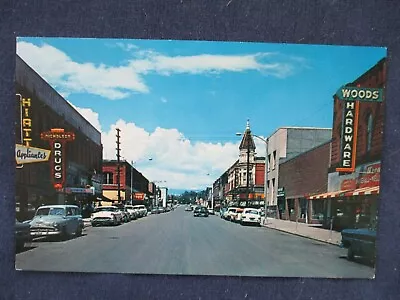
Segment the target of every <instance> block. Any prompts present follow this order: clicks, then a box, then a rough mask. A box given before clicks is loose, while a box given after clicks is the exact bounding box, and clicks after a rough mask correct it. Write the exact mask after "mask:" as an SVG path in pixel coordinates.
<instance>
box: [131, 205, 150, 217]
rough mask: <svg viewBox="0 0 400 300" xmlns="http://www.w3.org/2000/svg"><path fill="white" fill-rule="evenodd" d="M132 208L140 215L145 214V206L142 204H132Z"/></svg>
mask: <svg viewBox="0 0 400 300" xmlns="http://www.w3.org/2000/svg"><path fill="white" fill-rule="evenodd" d="M133 208H134V209H136V210H138V212H139V215H140V217H144V216H146V215H147V208H146V206H144V205H143V204H138V205H134V206H133Z"/></svg>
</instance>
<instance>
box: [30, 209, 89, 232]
mask: <svg viewBox="0 0 400 300" xmlns="http://www.w3.org/2000/svg"><path fill="white" fill-rule="evenodd" d="M30 226H31V228H30V232H31V236H32V237H41V236H57V237H58V238H59V239H61V240H65V239H67V238H69V237H71V236H73V235H75V236H80V235H81V234H82V230H83V220H82V215H81V211H80V209H79V207H78V206H76V205H44V206H40V207H39V208H38V209H37V210H36V213H35V216H34V217H33V219H32V221H30Z"/></svg>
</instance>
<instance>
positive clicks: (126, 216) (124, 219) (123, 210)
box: [118, 206, 132, 223]
mask: <svg viewBox="0 0 400 300" xmlns="http://www.w3.org/2000/svg"><path fill="white" fill-rule="evenodd" d="M118 209H119V211H120V212H121V214H122V222H124V223H128V222H130V221H131V219H132V218H131V214H130V213H129V211H128V209H126V208H125V207H123V206H122V207H118Z"/></svg>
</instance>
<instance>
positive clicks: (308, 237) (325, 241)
mask: <svg viewBox="0 0 400 300" xmlns="http://www.w3.org/2000/svg"><path fill="white" fill-rule="evenodd" d="M261 226H263V227H265V228H269V229H273V230H277V231H281V232H285V233H288V234H292V235H296V236H300V237H303V238H306V239H310V240H314V241H319V242H322V243H326V244H330V245H334V246H338V247H340V242H338V243H335V242H333V241H327V240H321V239H317V238H314V237H311V236H307V235H302V234H300V233H296V232H292V231H287V230H283V229H279V228H276V227H270V226H268V225H265V224H262V225H261Z"/></svg>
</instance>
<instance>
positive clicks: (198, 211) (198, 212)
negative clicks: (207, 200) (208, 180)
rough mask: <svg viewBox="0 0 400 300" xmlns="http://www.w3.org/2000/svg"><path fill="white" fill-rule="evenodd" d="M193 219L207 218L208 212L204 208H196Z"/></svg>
mask: <svg viewBox="0 0 400 300" xmlns="http://www.w3.org/2000/svg"><path fill="white" fill-rule="evenodd" d="M193 216H194V217H208V210H207V207H205V206H197V207H196V208H195V209H194V211H193Z"/></svg>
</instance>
